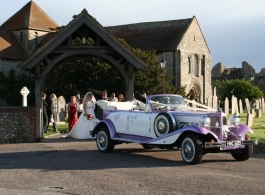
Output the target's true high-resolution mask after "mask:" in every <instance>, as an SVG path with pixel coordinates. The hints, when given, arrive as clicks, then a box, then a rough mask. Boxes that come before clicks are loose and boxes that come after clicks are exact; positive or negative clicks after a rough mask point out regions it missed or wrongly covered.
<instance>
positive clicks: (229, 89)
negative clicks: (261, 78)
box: [214, 79, 263, 102]
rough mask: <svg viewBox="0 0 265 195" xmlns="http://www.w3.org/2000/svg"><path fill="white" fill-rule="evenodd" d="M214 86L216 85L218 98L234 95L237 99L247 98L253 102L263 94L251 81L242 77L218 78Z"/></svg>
mask: <svg viewBox="0 0 265 195" xmlns="http://www.w3.org/2000/svg"><path fill="white" fill-rule="evenodd" d="M214 87H216V90H217V96H218V98H219V99H220V100H225V98H226V97H227V98H228V99H231V98H232V96H233V95H234V96H235V97H237V98H238V99H241V100H245V98H248V99H249V100H250V101H251V102H254V101H255V100H256V99H259V98H261V97H262V96H263V93H262V91H261V90H260V89H259V88H258V87H256V86H253V85H252V84H251V81H245V80H244V79H235V80H224V81H221V80H218V81H216V83H215V85H214ZM243 102H244V101H243Z"/></svg>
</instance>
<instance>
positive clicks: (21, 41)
mask: <svg viewBox="0 0 265 195" xmlns="http://www.w3.org/2000/svg"><path fill="white" fill-rule="evenodd" d="M23 39H24V37H23V32H22V31H20V43H23Z"/></svg>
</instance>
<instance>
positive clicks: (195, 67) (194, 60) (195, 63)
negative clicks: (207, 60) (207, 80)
mask: <svg viewBox="0 0 265 195" xmlns="http://www.w3.org/2000/svg"><path fill="white" fill-rule="evenodd" d="M191 74H192V75H193V76H195V77H197V76H199V60H198V57H197V55H192V56H191Z"/></svg>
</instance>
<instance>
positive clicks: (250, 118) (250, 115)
mask: <svg viewBox="0 0 265 195" xmlns="http://www.w3.org/2000/svg"><path fill="white" fill-rule="evenodd" d="M253 117H254V114H250V113H249V112H248V113H247V121H246V125H247V126H249V127H251V126H252V124H253Z"/></svg>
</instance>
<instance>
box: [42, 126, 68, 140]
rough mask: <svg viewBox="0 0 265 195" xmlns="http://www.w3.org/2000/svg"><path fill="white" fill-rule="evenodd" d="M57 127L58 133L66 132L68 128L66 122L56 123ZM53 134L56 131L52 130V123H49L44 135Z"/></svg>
mask: <svg viewBox="0 0 265 195" xmlns="http://www.w3.org/2000/svg"><path fill="white" fill-rule="evenodd" d="M57 129H58V131H60V133H66V132H67V130H68V123H60V124H57ZM53 134H57V132H54V131H53V127H52V124H50V126H49V128H48V133H44V137H47V136H50V135H53Z"/></svg>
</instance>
